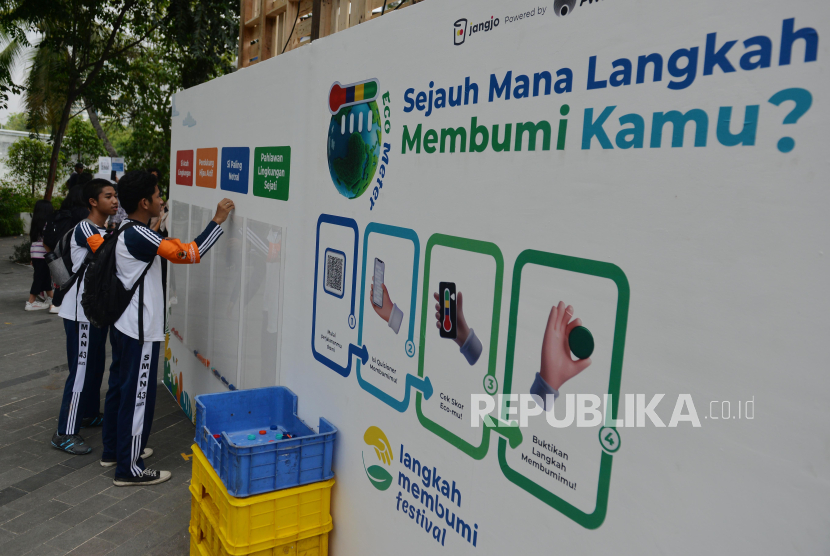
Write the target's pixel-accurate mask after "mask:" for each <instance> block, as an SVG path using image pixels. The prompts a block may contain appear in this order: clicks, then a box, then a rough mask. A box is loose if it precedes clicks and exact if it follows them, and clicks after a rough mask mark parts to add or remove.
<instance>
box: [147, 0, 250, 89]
mask: <svg viewBox="0 0 830 556" xmlns="http://www.w3.org/2000/svg"><path fill="white" fill-rule="evenodd" d="M168 11H169V14H170V17H169V18H168V19H167V20H166V22H167V26H166V27H165V28H164V30H163V32H164V38H165V42H166V43H167V44H169V45H170V46H172V47H173V48H172V49H171V50H170V52H171V54H172V55H173V57H174V58H175V59H176V61H177V65H178V67H179V73H180V77H181V86H182V88H184V89H189V88H190V87H195V86H196V85H199V84H200V83H204V82H205V81H208V80H210V79H213V78H214V77H218V76H220V75H225V74H227V73H231V72H232V71H234V70H235V64H234V59H235V58H236V50H237V47H238V44H237V42H238V40H239V4H238V3H235V2H227V1H224V0H204V1H199V0H170V7H169V8H168Z"/></svg>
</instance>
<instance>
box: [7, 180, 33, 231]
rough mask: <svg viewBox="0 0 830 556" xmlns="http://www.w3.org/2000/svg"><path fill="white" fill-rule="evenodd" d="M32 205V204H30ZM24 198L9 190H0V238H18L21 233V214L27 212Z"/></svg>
mask: <svg viewBox="0 0 830 556" xmlns="http://www.w3.org/2000/svg"><path fill="white" fill-rule="evenodd" d="M32 205H34V203H32ZM32 205H28V207H29V208H26V207H27V205H26V203H25V197H24V196H22V195H20V194H19V193H15V192H14V191H13V190H11V189H7V188H0V236H19V235H20V234H22V233H23V221H22V220H20V213H21V212H28V211H29V210H31V206H32Z"/></svg>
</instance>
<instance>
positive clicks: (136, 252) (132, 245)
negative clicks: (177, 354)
mask: <svg viewBox="0 0 830 556" xmlns="http://www.w3.org/2000/svg"><path fill="white" fill-rule="evenodd" d="M127 222H131V220H130V219H127V220H124V221H123V222H122V223H121V226H124V225H125V224H126V223H127ZM222 233H223V230H222V228H221V227H220V226H219V225H218V224H217V223H216V222H214V221H212V220H211V221H210V222H208V225H207V227H206V228H205V230H204V231H203V232H202V233H201V234H199V237H197V238H196V239H195V240H194V241H193V242H192V243H182V242H181V241H179V240H178V239H174V238H162V237H161V236H160V235H159V234H158V233H157V232H155V231H153V230H152V229H150V228H149V227H147V226H146V225H145V224H143V223H137V224H136V225H135V226H132V227H130V228H127V229H126V230H124V231H123V232H122V233H121V235H120V236H119V237H118V245H116V248H115V266H116V275H117V276H118V278H119V279H120V280H121V284H123V286H124V287H125V288H127V289H131V288H132V287H133V285H134V284H135V283H136V281H137V280H138V279H139V278H140V277H141V274H142V273H143V272H144V269H145V268H146V267H147V265H148V264H150V265H152V266H150V269H149V271H148V272H147V275H146V276H145V278H144V307H143V311H144V314H143V319H142V320H143V323H144V341H145V342H161V341H163V340H164V290H163V289H162V284H161V257H164V258H165V259H167V260H168V261H170V262H171V263H174V264H196V263H198V262H199V261H201V259H202V257H204V256H205V253H207V252H208V250H209V249H210V248H211V247H213V244H214V243H216V240H217V239H219V236H221V235H222ZM140 289H141V288H138V289H136V292H135V294H134V295H133V298H132V300H131V301H130V305H129V306H128V307H127V309H126V310H125V311H124V314H122V315H121V317H120V318H119V319H118V320H117V321H116V322H115V327H116V328H117V329H118V330H120V331H121V332H122V333H124V334H126V335H127V336H129V337H131V338H134V339H136V340H138V339H140V336H141V335H140V334H139V330H138V311H139V307H138V303H139V301H138V300H139V290H140Z"/></svg>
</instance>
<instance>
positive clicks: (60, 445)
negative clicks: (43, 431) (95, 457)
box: [52, 431, 92, 456]
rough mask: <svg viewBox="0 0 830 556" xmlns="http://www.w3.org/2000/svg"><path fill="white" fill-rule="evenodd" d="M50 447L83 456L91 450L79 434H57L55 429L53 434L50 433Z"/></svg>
mask: <svg viewBox="0 0 830 556" xmlns="http://www.w3.org/2000/svg"><path fill="white" fill-rule="evenodd" d="M52 447H53V448H56V449H58V450H61V451H64V452H66V453H67V454H72V455H73V456H83V455H85V454H88V453H90V452H91V451H92V448H90V447H89V446H87V445H86V443H85V442H84V439H83V438H81V435H79V434H58V431H55V434H54V435H52Z"/></svg>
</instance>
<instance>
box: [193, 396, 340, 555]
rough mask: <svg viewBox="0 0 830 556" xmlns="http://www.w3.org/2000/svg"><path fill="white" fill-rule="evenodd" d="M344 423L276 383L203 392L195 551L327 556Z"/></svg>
mask: <svg viewBox="0 0 830 556" xmlns="http://www.w3.org/2000/svg"><path fill="white" fill-rule="evenodd" d="M336 434H337V429H336V428H335V427H334V426H333V425H332V424H331V423H329V422H328V421H327V420H326V419H323V418H320V426H319V429H318V432H316V433H315V432H314V431H313V430H312V429H311V428H310V427H309V426H308V425H306V424H305V423H304V422H303V421H302V420H301V419H300V418H299V417H298V416H297V396H296V395H295V394H294V393H293V392H292V391H291V390H289V389H288V388H285V387H282V386H277V387H272V388H259V389H255V390H237V391H234V392H224V393H221V394H206V395H202V396H197V397H196V444H195V445H194V446H193V478H192V479H191V482H190V492H191V494H192V502H191V515H190V554H191V556H195V555H199V556H226V555H227V556H248V555H253V554H256V556H271V555H273V556H277V555H280V556H284V555H285V554H302V555H303V556H325V555H327V554H328V534H329V532H330V531H331V529H332V519H331V488H332V486H334V479H333V477H334V473H333V472H332V468H331V463H332V453H333V450H334V438H335V436H336Z"/></svg>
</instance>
